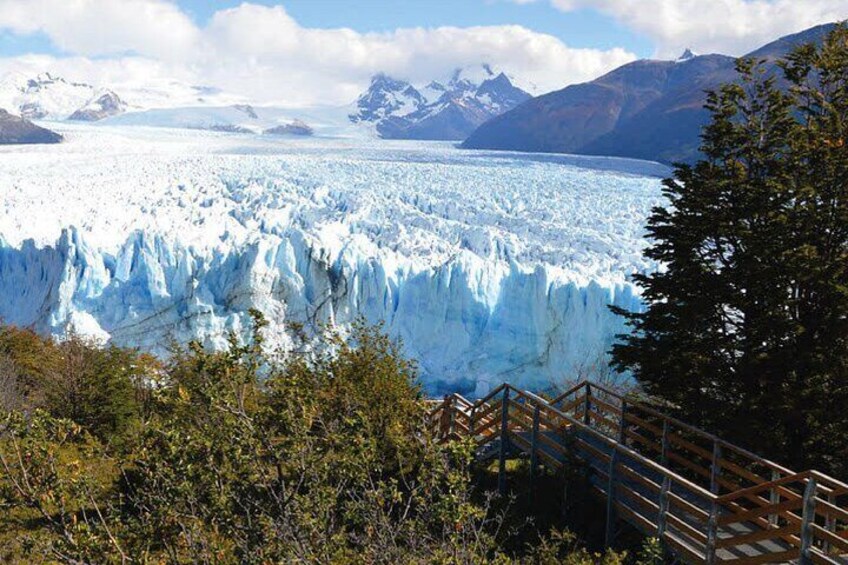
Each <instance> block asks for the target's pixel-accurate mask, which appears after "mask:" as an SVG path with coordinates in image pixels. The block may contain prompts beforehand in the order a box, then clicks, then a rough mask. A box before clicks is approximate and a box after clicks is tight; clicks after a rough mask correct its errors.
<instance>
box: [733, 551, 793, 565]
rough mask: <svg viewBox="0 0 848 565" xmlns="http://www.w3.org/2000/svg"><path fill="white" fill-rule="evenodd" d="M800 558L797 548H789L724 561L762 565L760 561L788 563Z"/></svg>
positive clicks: (734, 563) (746, 564) (734, 564)
mask: <svg viewBox="0 0 848 565" xmlns="http://www.w3.org/2000/svg"><path fill="white" fill-rule="evenodd" d="M797 558H798V550H797V549H789V550H786V551H780V552H777V553H764V554H762V555H755V556H745V557H738V558H736V559H729V560H726V561H724V560H723V561H722V562H724V563H731V564H733V565H760V563H786V562H788V561H793V560H795V559H797Z"/></svg>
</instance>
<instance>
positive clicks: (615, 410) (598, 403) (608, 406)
mask: <svg viewBox="0 0 848 565" xmlns="http://www.w3.org/2000/svg"><path fill="white" fill-rule="evenodd" d="M592 404H594V405H596V406H600V407H601V408H605V409H606V411H607V412H609V413H611V414H615V415H616V416H618V415H620V414H621V408H620V407H618V406H613V405H612V404H608V403H607V402H604V401H603V400H601V399H600V398H598V397H597V396H592Z"/></svg>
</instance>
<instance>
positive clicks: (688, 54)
mask: <svg viewBox="0 0 848 565" xmlns="http://www.w3.org/2000/svg"><path fill="white" fill-rule="evenodd" d="M696 56H697V55H695V53H694V52H693V51H692V50H691V49H689V48H688V47H687V48H686V50H685V51H684V52H683V54H682V55H680V57H678V58H677V62H678V63H682V62H683V61H688V60H689V59H694V58H695V57H696Z"/></svg>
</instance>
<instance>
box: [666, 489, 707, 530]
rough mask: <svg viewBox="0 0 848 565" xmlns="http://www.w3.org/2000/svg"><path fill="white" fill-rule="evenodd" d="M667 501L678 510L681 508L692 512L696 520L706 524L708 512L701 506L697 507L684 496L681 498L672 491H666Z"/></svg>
mask: <svg viewBox="0 0 848 565" xmlns="http://www.w3.org/2000/svg"><path fill="white" fill-rule="evenodd" d="M668 501H669V503H670V504H671V506H676V507H677V508H679V509H680V510H683V511H685V512H687V513H689V514H693V515H694V517H696V518H697V519H698V521H699V522H701V523H703V524H706V523H707V520H709V519H710V513H709V512H707V511H705V510H703V509H702V508H698V507H697V506H695V505H694V504H692V503H691V502H689V501H688V500H686V499H685V498H682V497H680V496H678V495H677V494H675V493H673V492H669V493H668Z"/></svg>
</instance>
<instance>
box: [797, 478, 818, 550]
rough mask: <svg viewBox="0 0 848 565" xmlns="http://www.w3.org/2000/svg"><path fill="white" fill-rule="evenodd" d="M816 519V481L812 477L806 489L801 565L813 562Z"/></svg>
mask: <svg viewBox="0 0 848 565" xmlns="http://www.w3.org/2000/svg"><path fill="white" fill-rule="evenodd" d="M815 519H816V480H815V479H814V478H812V477H810V479H809V480H808V481H807V488H805V489H804V512H803V515H802V519H801V556H800V560H799V562H800V564H801V565H810V564H811V563H812V562H813V557H812V552H811V549H812V547H813V526H812V524H813V522H815Z"/></svg>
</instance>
